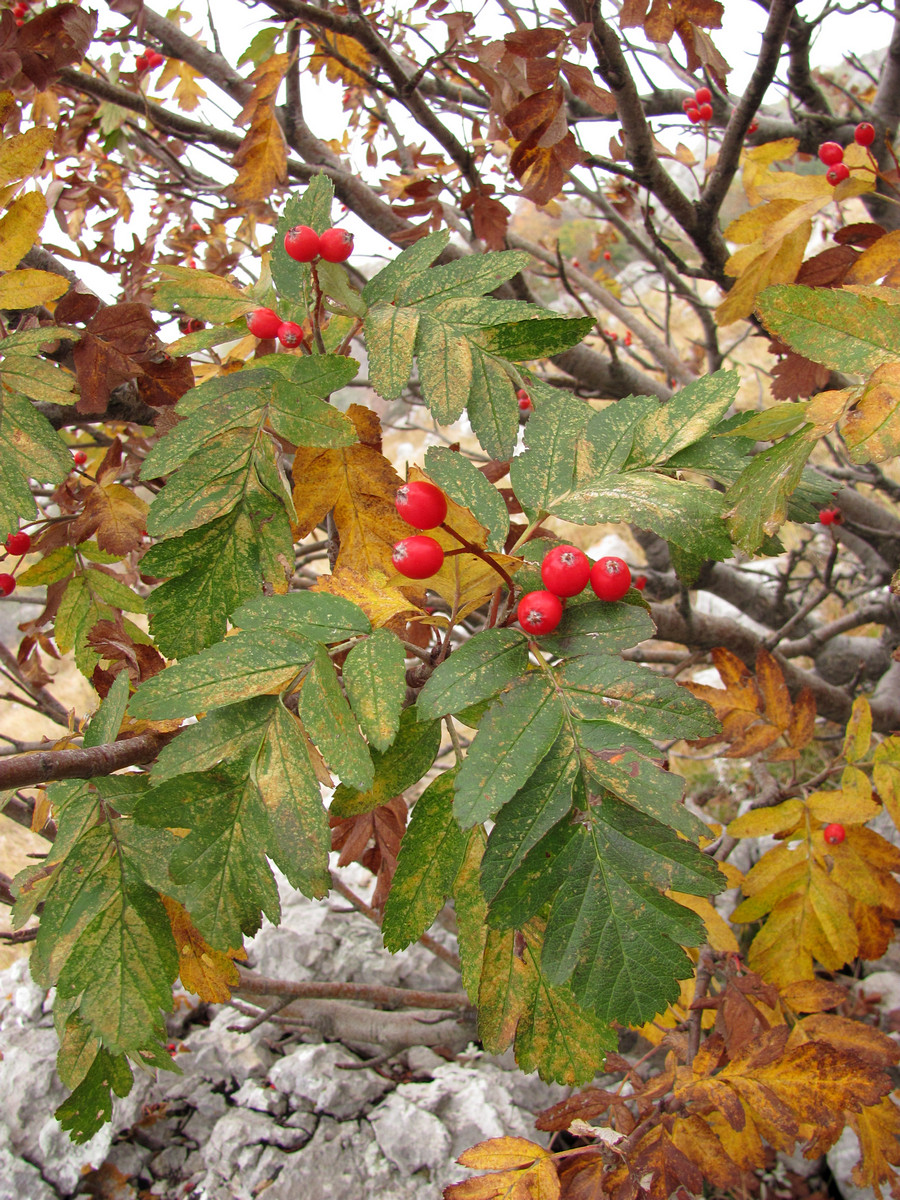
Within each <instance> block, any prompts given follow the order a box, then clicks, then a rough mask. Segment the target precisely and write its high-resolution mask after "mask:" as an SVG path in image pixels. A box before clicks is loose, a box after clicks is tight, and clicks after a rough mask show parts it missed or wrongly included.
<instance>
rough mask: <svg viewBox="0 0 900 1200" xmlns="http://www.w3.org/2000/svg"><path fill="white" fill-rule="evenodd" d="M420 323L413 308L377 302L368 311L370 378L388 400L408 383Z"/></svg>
mask: <svg viewBox="0 0 900 1200" xmlns="http://www.w3.org/2000/svg"><path fill="white" fill-rule="evenodd" d="M418 327H419V313H418V311H417V310H416V309H414V308H399V307H398V306H396V305H394V304H376V305H375V306H374V307H372V308H370V309H369V311H368V312H367V313H366V320H365V327H364V328H365V335H366V350H367V352H368V355H369V382H370V383H371V384H372V387H373V388H374V389H375V391H376V392H378V394H379V395H380V396H383V397H384V399H385V400H398V399H399V398H400V396H402V395H403V389H404V388H405V387H407V385H408V384H409V377H410V374H411V373H412V364H413V354H414V352H415V348H416V330H417V329H418Z"/></svg>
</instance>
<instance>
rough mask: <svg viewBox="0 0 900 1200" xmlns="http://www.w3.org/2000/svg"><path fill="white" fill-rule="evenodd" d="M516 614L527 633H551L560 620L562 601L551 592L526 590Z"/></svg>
mask: <svg viewBox="0 0 900 1200" xmlns="http://www.w3.org/2000/svg"><path fill="white" fill-rule="evenodd" d="M516 614H517V616H518V618H519V624H520V625H521V626H522V628H523V629H524V630H526V631H527V632H528V633H552V632H553V630H554V629H555V628H556V627H557V625H558V624H559V623H560V621H561V620H562V615H563V606H562V601H561V600H560V599H559V597H558V596H554V595H553V593H552V592H527V593H526V594H525V595H524V596H523V597H522V599H521V600H520V601H519V607H518V609H517V610H516Z"/></svg>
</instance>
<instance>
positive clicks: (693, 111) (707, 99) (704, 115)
mask: <svg viewBox="0 0 900 1200" xmlns="http://www.w3.org/2000/svg"><path fill="white" fill-rule="evenodd" d="M681 107H682V108H683V109H684V112H685V115H686V116H687V119H688V120H689V121H690V123H691V124H692V125H700V124H701V123H702V124H703V125H706V124H708V123H709V122H710V121H711V120H712V115H713V108H712V92H711V91H710V90H709V88H708V87H698V88H697V90H696V92H694V94H693V96H689V97H688V98H687V100H683V101H682V102H681Z"/></svg>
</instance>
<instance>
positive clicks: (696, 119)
mask: <svg viewBox="0 0 900 1200" xmlns="http://www.w3.org/2000/svg"><path fill="white" fill-rule="evenodd" d="M687 119H688V120H689V121H690V123H691V124H692V125H699V124H700V109H699V108H697V106H696V105H693V106H692V107H691V108H689V109H688V110H687Z"/></svg>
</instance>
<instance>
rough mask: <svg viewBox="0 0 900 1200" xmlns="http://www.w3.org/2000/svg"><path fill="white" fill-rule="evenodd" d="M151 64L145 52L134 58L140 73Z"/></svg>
mask: <svg viewBox="0 0 900 1200" xmlns="http://www.w3.org/2000/svg"><path fill="white" fill-rule="evenodd" d="M149 65H150V64H149V63H148V62H147V57H146V55H144V54H139V55H138V56H137V58H136V59H135V60H134V69H135V70H136V71H137V73H138V74H139V75H143V73H144V72H145V71H146V70H147V67H148V66H149Z"/></svg>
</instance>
